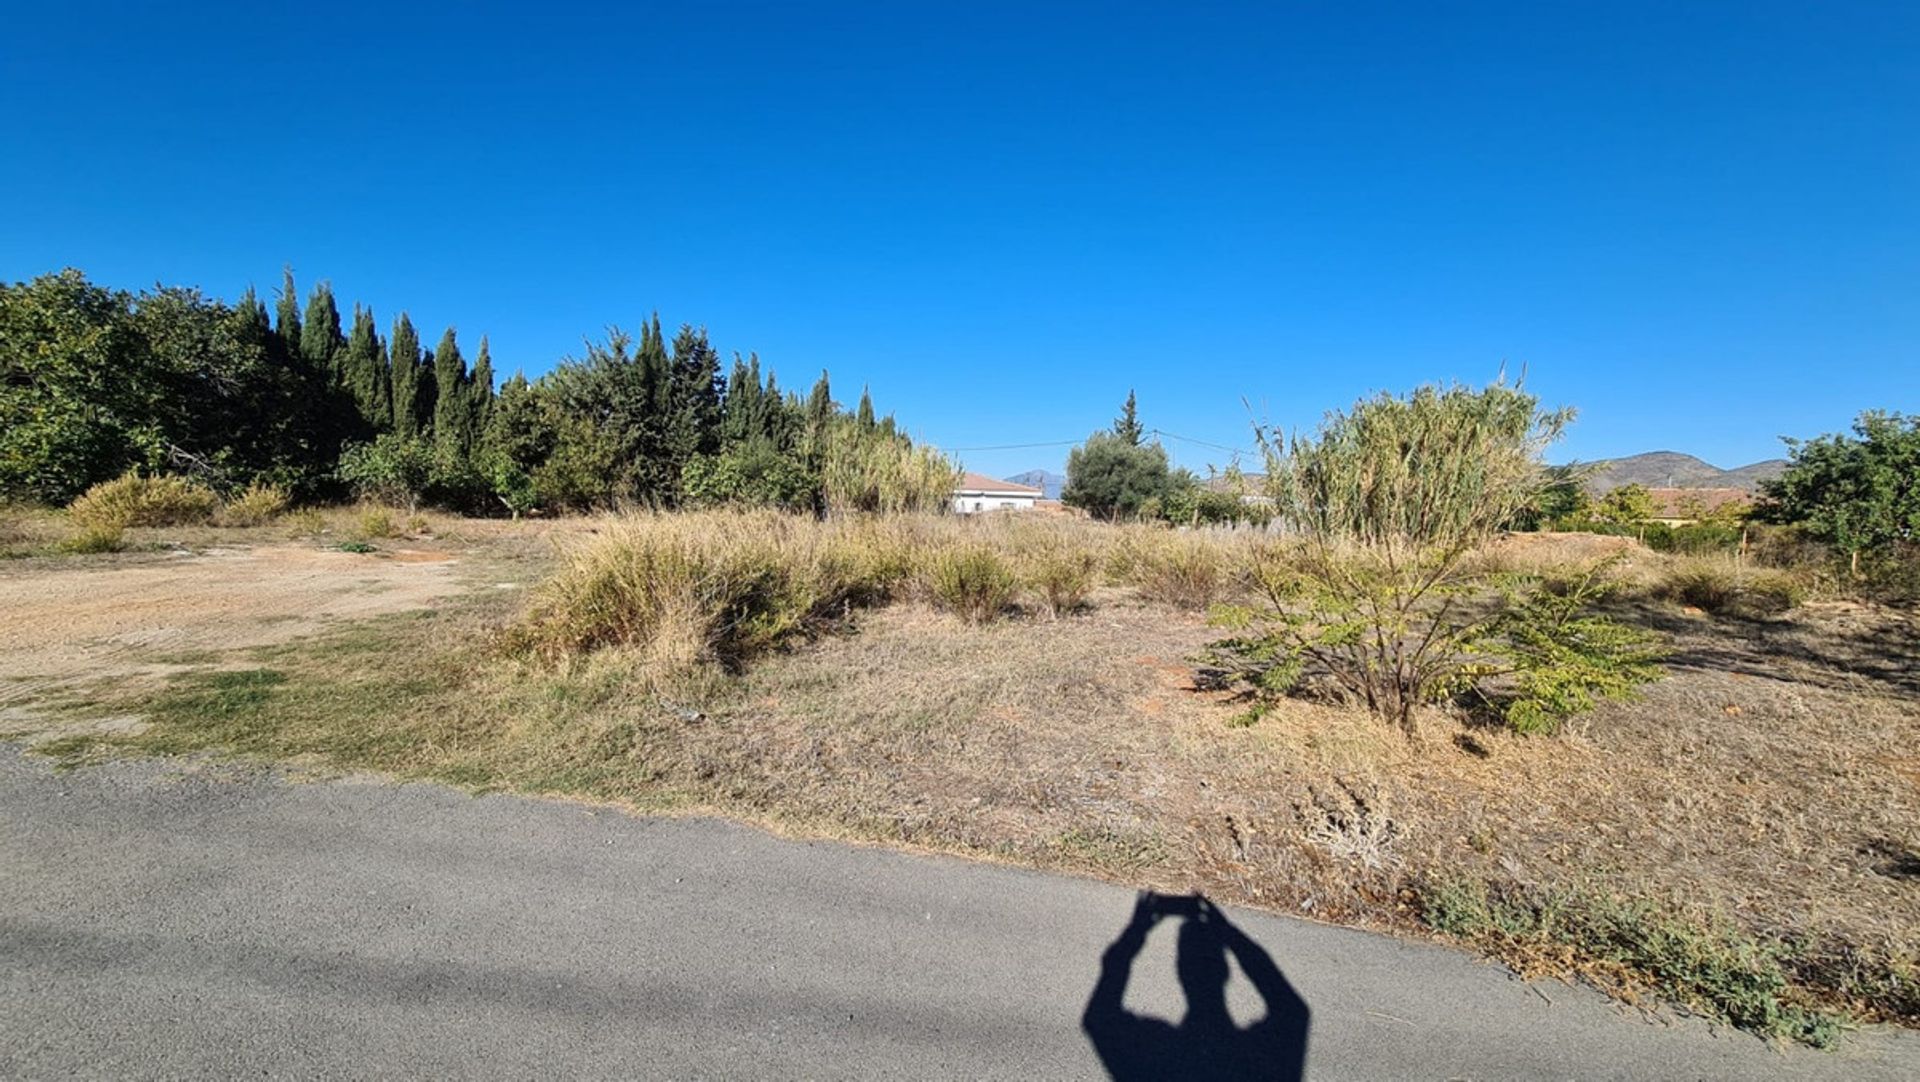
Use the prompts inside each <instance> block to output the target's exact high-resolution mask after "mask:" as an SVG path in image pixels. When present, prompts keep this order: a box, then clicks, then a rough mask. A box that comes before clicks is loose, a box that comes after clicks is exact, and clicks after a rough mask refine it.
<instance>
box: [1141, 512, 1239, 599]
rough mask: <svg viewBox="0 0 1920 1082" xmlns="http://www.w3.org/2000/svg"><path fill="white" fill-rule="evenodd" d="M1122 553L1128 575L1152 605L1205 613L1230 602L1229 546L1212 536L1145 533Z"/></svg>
mask: <svg viewBox="0 0 1920 1082" xmlns="http://www.w3.org/2000/svg"><path fill="white" fill-rule="evenodd" d="M1123 547H1124V548H1126V549H1127V550H1128V551H1127V554H1126V557H1125V559H1124V568H1125V572H1126V575H1127V577H1128V578H1129V579H1131V580H1132V582H1133V584H1134V586H1135V587H1136V588H1137V589H1138V590H1139V591H1140V596H1142V597H1144V598H1147V599H1148V600H1150V601H1158V602H1161V603H1163V604H1167V605H1172V606H1173V607H1175V608H1178V609H1185V610H1188V611H1190V612H1200V611H1204V610H1205V609H1206V608H1207V607H1208V606H1210V605H1212V604H1213V603H1214V602H1216V601H1219V600H1221V599H1222V598H1223V597H1225V596H1226V593H1227V589H1228V587H1229V586H1230V585H1231V584H1232V581H1233V561H1232V560H1230V559H1229V555H1228V552H1227V550H1226V546H1225V545H1223V544H1222V543H1221V541H1220V540H1219V539H1218V538H1216V537H1215V536H1213V535H1212V534H1209V533H1204V532H1201V531H1196V530H1172V531H1167V530H1163V531H1151V532H1143V533H1139V534H1135V535H1134V536H1133V537H1132V538H1130V539H1129V543H1128V544H1127V545H1125V546H1123Z"/></svg>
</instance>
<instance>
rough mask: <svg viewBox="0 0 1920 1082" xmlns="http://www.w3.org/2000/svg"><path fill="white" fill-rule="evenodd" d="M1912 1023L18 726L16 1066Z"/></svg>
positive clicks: (1480, 1038) (797, 1066)
mask: <svg viewBox="0 0 1920 1082" xmlns="http://www.w3.org/2000/svg"><path fill="white" fill-rule="evenodd" d="M1227 958H1233V959H1235V965H1234V966H1233V968H1232V976H1231V983H1230V984H1229V985H1228V986H1227V987H1226V990H1225V995H1224V1000H1223V999H1222V996H1221V991H1220V988H1221V984H1220V982H1221V981H1222V980H1223V979H1224V978H1225V975H1226V974H1227V972H1228V970H1227V966H1226V963H1225V959H1227ZM1155 1016H1158V1019H1161V1020H1156V1018H1155ZM1915 1037H1916V1035H1915V1034H1912V1033H1905V1032H1900V1033H1895V1032H1890V1031H1885V1030H1872V1031H1868V1032H1865V1033H1862V1034H1857V1035H1855V1036H1854V1037H1853V1038H1852V1039H1851V1040H1850V1041H1849V1043H1848V1044H1847V1046H1846V1047H1845V1048H1844V1049H1843V1050H1842V1051H1840V1052H1838V1053H1830V1054H1829V1053H1818V1052H1812V1051H1808V1050H1805V1049H1798V1048H1795V1049H1787V1050H1784V1051H1783V1050H1778V1049H1775V1048H1772V1047H1770V1046H1768V1045H1766V1044H1763V1043H1762V1042H1760V1041H1757V1040H1755V1039H1753V1038H1750V1037H1747V1036H1744V1035H1741V1034H1738V1033H1729V1032H1726V1031H1717V1030H1715V1029H1713V1028H1712V1027H1709V1026H1707V1025H1705V1024H1703V1023H1700V1022H1698V1021H1695V1020H1675V1019H1665V1020H1662V1021H1655V1022H1649V1021H1646V1020H1644V1019H1643V1018H1642V1017H1641V1016H1640V1015H1639V1014H1637V1013H1635V1012H1630V1011H1626V1010H1624V1009H1622V1008H1619V1007H1617V1006H1614V1005H1612V1004H1609V1003H1607V1002H1606V1001H1604V1000H1602V999H1601V998H1600V997H1598V996H1595V995H1593V994H1591V993H1588V992H1585V991H1582V990H1579V989H1574V988H1570V987H1567V986H1564V985H1560V984H1545V985H1540V986H1538V987H1537V989H1536V988H1535V987H1529V986H1528V985H1526V984H1524V983H1521V982H1519V981H1517V980H1514V979H1512V978H1510V977H1509V976H1507V975H1506V974H1505V973H1504V972H1503V971H1502V970H1500V969H1499V968H1497V967H1495V966H1491V965H1488V964H1485V963H1483V962H1480V961H1477V960H1475V959H1473V958H1470V957H1468V956H1466V955H1463V954H1460V953H1456V952H1453V951H1449V950H1446V949H1442V948H1439V947H1435V946H1430V945H1425V944H1418V943H1406V942H1400V941H1396V940H1393V939H1388V938H1383V937H1379V936H1373V935H1368V934H1365V933H1361V932H1353V931H1347V930H1342V929H1337V928H1328V927H1323V926H1319V925H1315V924H1310V923H1305V922H1300V921H1293V920H1287V919H1284V918H1277V917H1269V916H1264V915H1261V914H1256V913H1250V912H1243V911H1230V912H1228V913H1226V914H1219V913H1215V912H1211V911H1208V910H1207V909H1205V908H1204V907H1200V906H1197V905H1195V904H1194V903H1192V902H1170V903H1167V904H1164V905H1159V906H1148V907H1141V906H1139V905H1138V904H1137V899H1136V895H1135V894H1134V893H1133V892H1131V891H1127V890H1124V889H1120V888H1117V887H1112V886H1107V885H1104V884H1099V883H1093V882H1087V881H1083V880H1078V879H1071V878H1063V877H1058V876H1051V875H1042V874H1038V873H1033V872H1026V871H1020V870H1015V869H1007V868H998V867H989V866H982V865H976V864H969V863H965V862H961V861H956V860H946V859H937V858H929V857H922V856H915V855H907V854H900V853H894V852H889V851H885V850H880V849H867V848H859V847H853V846H845V845H835V844H825V843H807V842H795V841H789V840H783V839H780V838H775V837H772V836H769V835H767V834H765V833H762V832H760V831H757V830H753V829H749V828H745V827H741V826H737V825H733V824H729V823H724V822H716V821H708V820H663V819H643V818H635V817H631V816H628V815H624V814H620V813H617V812H612V811H607V810H604V809H594V808H589V807H584V806H581V805H577V804H569V803H561V802H546V801H534V800H523V799H518V798H510V797H484V798H474V797H469V796H466V795H464V794H461V793H458V792H454V791H450V790H447V789H443V788H439V787H434V786H427V785H392V784H385V783H377V782H326V783H311V784H299V783H290V782H288V781H285V780H282V779H280V778H278V777H276V776H274V775H272V774H270V773H268V772H265V771H262V770H259V769H255V768H249V767H235V766H221V765H200V766H191V765H187V764H181V763H165V762H140V763H126V764H115V765H111V766H107V767H102V768H94V769H88V770H83V771H79V772H74V773H68V774H56V773H54V772H52V771H51V770H50V769H49V768H48V766H47V765H46V764H45V763H44V762H42V761H40V760H37V759H34V758H32V757H30V756H28V757H23V756H22V755H21V754H20V753H19V751H18V749H17V748H14V747H11V746H0V1076H4V1077H7V1078H42V1077H56V1076H58V1077H66V1076H90V1077H104V1076H112V1077H210V1076H232V1075H242V1074H244V1075H256V1076H257V1075H267V1076H303V1077H305V1076H354V1077H396V1076H441V1077H447V1076H495V1077H518V1078H526V1077H536V1076H538V1077H551V1076H568V1077H614V1076H621V1077H660V1078H695V1077H701V1078H719V1077H760V1078H798V1077H894V1078H899V1077H912V1078H988V1077H992V1078H1022V1079H1025V1078H1098V1077H1103V1076H1104V1075H1105V1074H1107V1073H1109V1072H1110V1073H1112V1074H1113V1075H1116V1076H1119V1077H1143V1078H1144V1077H1162V1076H1166V1075H1168V1074H1177V1075H1179V1076H1181V1077H1187V1078H1194V1077H1206V1076H1208V1075H1209V1074H1212V1075H1215V1076H1234V1075H1237V1074H1239V1073H1246V1072H1251V1073H1254V1074H1256V1075H1257V1076H1261V1077H1282V1078H1284V1077H1289V1076H1292V1075H1297V1074H1298V1073H1299V1071H1300V1069H1301V1067H1302V1065H1303V1064H1304V1067H1305V1069H1306V1071H1307V1073H1308V1074H1309V1075H1310V1077H1313V1078H1316V1079H1342V1078H1352V1079H1385V1078H1468V1079H1495V1078H1760V1077H1778V1076H1794V1077H1808V1078H1833V1079H1849V1080H1858V1079H1872V1078H1888V1079H1891V1078H1913V1077H1916V1076H1920V1041H1916V1040H1915V1039H1914V1038H1915Z"/></svg>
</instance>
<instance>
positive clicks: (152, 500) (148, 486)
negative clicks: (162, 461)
mask: <svg viewBox="0 0 1920 1082" xmlns="http://www.w3.org/2000/svg"><path fill="white" fill-rule="evenodd" d="M219 506H220V500H219V498H218V497H217V496H215V495H214V494H213V490H212V489H210V488H208V487H207V486H205V485H203V484H201V483H200V482H198V481H194V480H191V479H189V478H185V477H142V476H140V475H139V474H138V473H127V474H124V475H122V476H120V477H117V478H115V479H114V480H111V481H102V482H100V483H99V484H97V485H95V486H93V487H92V488H90V489H88V490H87V491H86V492H85V493H84V494H82V495H81V497H80V498H79V499H77V500H75V501H73V504H72V506H70V507H68V508H67V516H68V517H69V518H70V519H72V520H73V522H74V524H75V525H78V526H79V527H80V528H81V529H82V530H83V531H91V532H95V533H97V534H99V535H101V536H105V535H107V534H110V533H117V532H118V531H120V530H124V529H127V528H128V527H131V526H191V525H197V524H200V523H204V522H208V521H211V520H212V518H213V513H214V511H215V510H216V509H217V508H218V507H219Z"/></svg>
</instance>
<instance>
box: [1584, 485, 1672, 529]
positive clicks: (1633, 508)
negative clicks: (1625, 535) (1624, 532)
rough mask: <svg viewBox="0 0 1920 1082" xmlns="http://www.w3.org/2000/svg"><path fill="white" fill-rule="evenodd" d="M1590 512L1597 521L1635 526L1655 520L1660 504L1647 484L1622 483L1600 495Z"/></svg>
mask: <svg viewBox="0 0 1920 1082" xmlns="http://www.w3.org/2000/svg"><path fill="white" fill-rule="evenodd" d="M1588 513H1589V514H1590V515H1591V516H1592V517H1593V519H1594V520H1595V521H1597V522H1610V523H1613V524H1614V525H1617V526H1633V525H1637V524H1639V523H1643V522H1651V521H1653V520H1654V519H1655V518H1656V517H1658V516H1659V514H1660V506H1659V505H1658V504H1656V503H1655V502H1654V500H1653V493H1651V492H1649V491H1647V486H1645V485H1641V484H1631V485H1621V486H1620V487H1619V488H1616V489H1613V490H1611V491H1609V492H1608V493H1607V494H1606V495H1604V496H1602V497H1600V499H1599V500H1597V501H1595V503H1594V504H1593V509H1592V510H1591V511H1590V512H1588Z"/></svg>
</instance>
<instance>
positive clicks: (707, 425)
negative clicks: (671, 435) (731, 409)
mask: <svg viewBox="0 0 1920 1082" xmlns="http://www.w3.org/2000/svg"><path fill="white" fill-rule="evenodd" d="M725 386H726V382H725V381H724V380H723V379H722V378H721V376H720V355H719V354H718V353H716V352H714V349H713V345H712V344H711V343H709V342H708V341H707V332H706V329H705V328H701V329H698V330H696V329H694V327H693V325H692V324H688V323H683V324H681V325H680V333H679V334H677V335H675V336H674V339H673V391H672V402H671V407H672V410H673V414H674V421H675V425H674V428H675V433H676V436H675V442H676V444H677V447H676V450H678V451H679V452H681V461H682V464H684V462H685V459H686V458H687V457H690V456H692V455H696V454H711V453H712V452H713V451H714V450H715V449H717V448H718V447H719V445H720V399H721V389H722V388H723V387H725Z"/></svg>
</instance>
